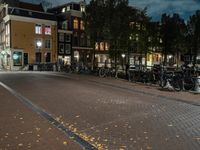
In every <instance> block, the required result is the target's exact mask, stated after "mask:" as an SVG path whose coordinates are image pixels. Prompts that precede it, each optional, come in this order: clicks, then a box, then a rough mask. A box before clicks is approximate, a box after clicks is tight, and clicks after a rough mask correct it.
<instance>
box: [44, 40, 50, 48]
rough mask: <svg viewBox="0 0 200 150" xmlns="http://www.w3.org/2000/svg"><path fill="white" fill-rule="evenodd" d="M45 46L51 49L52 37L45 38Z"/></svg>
mask: <svg viewBox="0 0 200 150" xmlns="http://www.w3.org/2000/svg"><path fill="white" fill-rule="evenodd" d="M45 48H46V49H50V48H51V40H50V39H47V40H45Z"/></svg>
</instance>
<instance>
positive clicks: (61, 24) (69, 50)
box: [48, 2, 92, 65]
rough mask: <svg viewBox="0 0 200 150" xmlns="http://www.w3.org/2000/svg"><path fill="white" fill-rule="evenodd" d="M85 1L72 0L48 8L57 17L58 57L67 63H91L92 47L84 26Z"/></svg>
mask: <svg viewBox="0 0 200 150" xmlns="http://www.w3.org/2000/svg"><path fill="white" fill-rule="evenodd" d="M85 6H86V4H85V2H79V3H76V2H71V3H67V4H64V5H62V6H58V7H54V8H51V9H49V10H48V12H50V13H54V14H55V15H56V17H57V24H58V59H59V61H62V62H64V63H65V64H72V63H84V64H85V65H89V64H91V58H92V48H90V40H89V37H87V35H86V32H85V27H84V20H83V13H84V12H85Z"/></svg>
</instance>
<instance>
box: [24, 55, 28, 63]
mask: <svg viewBox="0 0 200 150" xmlns="http://www.w3.org/2000/svg"><path fill="white" fill-rule="evenodd" d="M27 64H28V53H24V65H27Z"/></svg>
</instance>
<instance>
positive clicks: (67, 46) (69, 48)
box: [65, 44, 71, 54]
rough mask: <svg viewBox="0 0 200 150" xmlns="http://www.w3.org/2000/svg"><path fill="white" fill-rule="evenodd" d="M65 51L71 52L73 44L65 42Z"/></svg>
mask: <svg viewBox="0 0 200 150" xmlns="http://www.w3.org/2000/svg"><path fill="white" fill-rule="evenodd" d="M65 53H66V54H70V53H71V46H70V44H65Z"/></svg>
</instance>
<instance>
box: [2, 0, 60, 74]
mask: <svg viewBox="0 0 200 150" xmlns="http://www.w3.org/2000/svg"><path fill="white" fill-rule="evenodd" d="M0 16H1V17H0V32H1V37H0V58H1V61H0V66H1V68H4V69H9V70H19V69H20V68H22V67H23V66H25V65H27V64H39V63H55V62H56V61H57V22H56V18H55V16H54V14H50V13H45V12H44V10H43V7H42V5H41V4H38V5H36V4H30V3H24V2H20V1H15V2H14V3H13V2H12V1H8V2H7V1H6V2H5V3H4V4H2V5H1V8H0Z"/></svg>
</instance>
